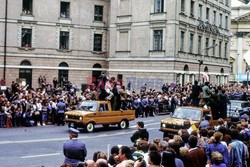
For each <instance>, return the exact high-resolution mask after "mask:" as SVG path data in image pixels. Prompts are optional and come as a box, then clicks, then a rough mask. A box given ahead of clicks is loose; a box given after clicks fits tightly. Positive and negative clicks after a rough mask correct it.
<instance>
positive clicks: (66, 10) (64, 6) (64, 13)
mask: <svg viewBox="0 0 250 167" xmlns="http://www.w3.org/2000/svg"><path fill="white" fill-rule="evenodd" d="M69 14H70V3H69V2H61V15H60V17H61V18H69Z"/></svg>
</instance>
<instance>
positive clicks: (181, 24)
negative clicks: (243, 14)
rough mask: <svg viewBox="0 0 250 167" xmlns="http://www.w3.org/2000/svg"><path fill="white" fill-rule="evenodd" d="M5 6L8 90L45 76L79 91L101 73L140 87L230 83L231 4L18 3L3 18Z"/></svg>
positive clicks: (158, 0) (202, 0) (1, 46)
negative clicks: (15, 83)
mask: <svg viewBox="0 0 250 167" xmlns="http://www.w3.org/2000/svg"><path fill="white" fill-rule="evenodd" d="M5 2H6V0H0V3H1V4H2V5H1V6H0V34H1V35H0V36H1V39H0V56H1V57H2V58H1V59H0V64H1V69H0V78H4V77H5V78H6V83H7V85H10V83H11V81H12V80H15V79H16V78H25V79H26V81H27V83H29V84H30V85H32V86H37V79H38V77H39V76H40V75H42V76H45V77H46V78H47V81H48V82H52V80H53V78H58V80H59V83H61V84H63V82H64V81H67V80H70V81H71V82H72V83H73V84H74V85H77V86H80V85H81V84H82V83H87V82H92V80H93V78H91V77H94V78H96V77H98V76H99V75H100V72H101V71H106V72H107V75H109V76H115V77H116V78H118V79H122V80H124V83H125V84H126V82H128V81H131V82H132V84H134V85H133V86H134V87H136V86H137V88H139V86H140V84H142V83H147V85H150V87H152V88H153V87H154V88H160V86H161V85H162V84H163V83H165V82H168V83H181V84H184V83H186V82H194V80H199V79H200V80H202V77H199V74H201V75H204V74H206V76H208V77H209V80H210V81H211V82H212V83H217V84H219V83H226V82H227V81H228V75H229V71H230V66H229V38H230V26H231V24H230V17H231V1H230V0H178V1H176V0H112V1H110V0H74V1H73V0H54V1H51V0H36V1H34V0H15V1H8V2H9V3H8V5H7V9H8V10H7V17H5V16H6V15H5V11H6V9H5ZM48 4H49V5H48ZM5 26H7V28H5ZM5 30H6V31H5ZM4 37H6V40H5V38H4ZM5 41H6V43H5ZM211 46H213V47H211ZM200 62H202V63H200ZM4 71H5V72H4ZM201 75H200V76H201ZM156 85H157V86H156Z"/></svg>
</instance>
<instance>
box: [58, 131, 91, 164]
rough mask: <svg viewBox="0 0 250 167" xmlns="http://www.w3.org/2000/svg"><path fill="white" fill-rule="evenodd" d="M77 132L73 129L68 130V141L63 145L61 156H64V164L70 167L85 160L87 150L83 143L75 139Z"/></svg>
mask: <svg viewBox="0 0 250 167" xmlns="http://www.w3.org/2000/svg"><path fill="white" fill-rule="evenodd" d="M78 133H79V131H78V130H77V129H74V128H70V129H69V139H70V140H69V141H66V142H65V143H64V145H63V154H64V156H65V159H64V163H65V164H66V163H68V164H71V165H72V167H77V165H78V164H79V163H81V162H83V161H84V160H85V157H86V156H87V149H86V146H85V143H84V142H82V141H79V140H78V139H77V137H78Z"/></svg>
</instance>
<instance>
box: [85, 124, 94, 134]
mask: <svg viewBox="0 0 250 167" xmlns="http://www.w3.org/2000/svg"><path fill="white" fill-rule="evenodd" d="M94 129H95V125H94V124H93V123H92V122H90V123H88V124H87V125H86V126H85V128H84V130H85V131H86V132H88V133H91V132H93V131H94Z"/></svg>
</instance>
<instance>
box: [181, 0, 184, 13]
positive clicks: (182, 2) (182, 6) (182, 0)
mask: <svg viewBox="0 0 250 167" xmlns="http://www.w3.org/2000/svg"><path fill="white" fill-rule="evenodd" d="M181 12H185V0H181Z"/></svg>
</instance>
